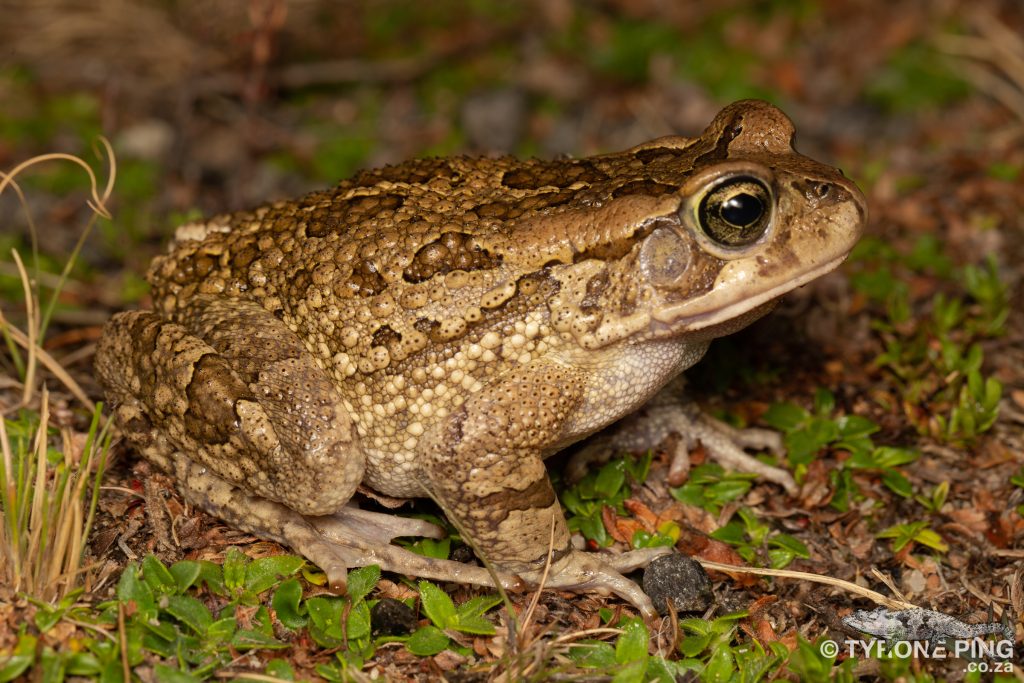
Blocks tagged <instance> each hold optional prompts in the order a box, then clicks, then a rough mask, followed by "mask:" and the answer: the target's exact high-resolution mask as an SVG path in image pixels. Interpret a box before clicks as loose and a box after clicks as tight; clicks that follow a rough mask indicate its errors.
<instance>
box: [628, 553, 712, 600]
mask: <svg viewBox="0 0 1024 683" xmlns="http://www.w3.org/2000/svg"><path fill="white" fill-rule="evenodd" d="M643 586H644V592H645V593H647V595H648V596H649V597H650V598H651V601H652V602H653V603H654V608H655V609H656V610H658V613H659V614H663V615H664V614H668V608H667V607H666V600H671V601H672V605H673V606H674V607H675V610H676V613H679V612H703V611H704V610H706V609H707V608H708V607H710V606H711V603H712V602H713V601H714V595H713V594H712V592H711V579H709V578H708V575H707V573H706V572H705V571H704V568H703V567H701V566H700V563H698V562H697V561H695V560H692V559H690V558H689V557H686V556H685V555H681V554H679V553H673V554H672V555H663V556H662V557H659V558H657V559H655V560H654V561H652V562H651V563H650V564H649V565H647V569H645V570H644V581H643Z"/></svg>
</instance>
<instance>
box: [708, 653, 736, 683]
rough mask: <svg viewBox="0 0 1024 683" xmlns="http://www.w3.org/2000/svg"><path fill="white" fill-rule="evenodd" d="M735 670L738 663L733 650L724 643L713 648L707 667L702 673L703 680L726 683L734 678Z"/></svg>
mask: <svg viewBox="0 0 1024 683" xmlns="http://www.w3.org/2000/svg"><path fill="white" fill-rule="evenodd" d="M735 671H736V665H735V661H734V659H733V656H732V651H731V650H730V649H729V646H728V645H725V644H723V645H720V646H718V647H716V648H715V649H714V650H712V652H711V658H710V659H709V660H708V665H707V668H706V669H704V672H703V673H702V674H701V680H703V681H722V682H723V683H725V681H731V680H732V677H733V673H734V672H735Z"/></svg>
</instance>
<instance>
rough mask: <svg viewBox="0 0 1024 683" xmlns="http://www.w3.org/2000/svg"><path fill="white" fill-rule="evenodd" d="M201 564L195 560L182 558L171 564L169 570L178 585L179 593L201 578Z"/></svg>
mask: <svg viewBox="0 0 1024 683" xmlns="http://www.w3.org/2000/svg"><path fill="white" fill-rule="evenodd" d="M200 570H201V565H200V564H199V563H198V562H196V561H194V560H181V561H180V562H175V563H174V564H172V565H171V567H170V569H169V571H170V574H171V576H172V577H174V583H175V584H176V585H177V586H178V590H177V591H176V592H178V593H184V592H185V591H186V590H188V589H189V588H191V587H192V586H193V585H194V584H195V582H196V581H197V580H198V579H199V572H200Z"/></svg>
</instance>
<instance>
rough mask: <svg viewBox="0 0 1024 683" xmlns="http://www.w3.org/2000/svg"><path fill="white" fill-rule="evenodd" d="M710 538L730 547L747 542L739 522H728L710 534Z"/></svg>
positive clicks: (745, 534)
mask: <svg viewBox="0 0 1024 683" xmlns="http://www.w3.org/2000/svg"><path fill="white" fill-rule="evenodd" d="M710 536H711V538H713V539H715V540H716V541H722V542H723V543H729V544H731V545H743V544H745V543H746V542H747V533H746V531H745V530H744V528H743V525H742V524H740V523H739V522H729V523H728V524H726V525H724V526H720V527H718V528H717V529H715V530H714V531H712V532H711V534H710Z"/></svg>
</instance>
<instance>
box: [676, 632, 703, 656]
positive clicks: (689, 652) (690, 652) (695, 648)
mask: <svg viewBox="0 0 1024 683" xmlns="http://www.w3.org/2000/svg"><path fill="white" fill-rule="evenodd" d="M710 644H711V634H705V635H694V636H686V637H685V638H683V639H682V640H681V641H679V652H680V653H682V654H683V656H685V657H696V656H697V655H699V654H700V653H702V652H704V650H706V649H707V648H708V645H710Z"/></svg>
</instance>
